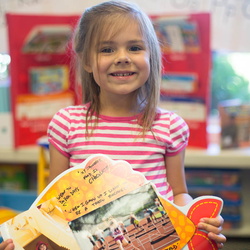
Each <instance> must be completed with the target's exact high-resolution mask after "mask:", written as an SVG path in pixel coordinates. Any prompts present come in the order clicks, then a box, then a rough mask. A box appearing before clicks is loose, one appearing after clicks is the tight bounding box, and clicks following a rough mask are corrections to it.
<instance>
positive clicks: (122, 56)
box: [115, 51, 131, 64]
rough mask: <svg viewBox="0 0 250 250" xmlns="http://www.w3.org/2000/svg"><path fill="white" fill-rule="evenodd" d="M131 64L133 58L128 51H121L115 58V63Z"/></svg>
mask: <svg viewBox="0 0 250 250" xmlns="http://www.w3.org/2000/svg"><path fill="white" fill-rule="evenodd" d="M123 63H124V64H129V63H131V59H130V57H129V55H128V54H127V53H126V52H124V51H123V52H119V53H118V54H117V57H116V58H115V64H123Z"/></svg>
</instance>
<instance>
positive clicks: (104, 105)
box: [99, 98, 141, 117]
mask: <svg viewBox="0 0 250 250" xmlns="http://www.w3.org/2000/svg"><path fill="white" fill-rule="evenodd" d="M140 111H141V110H140V108H139V105H138V103H137V102H136V101H131V99H130V100H126V99H125V98H120V99H118V100H116V101H110V100H107V101H106V100H105V101H103V100H101V103H100V111H99V113H100V115H106V116H112V117H130V116H134V115H137V114H138V113H140Z"/></svg>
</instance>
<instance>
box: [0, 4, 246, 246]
mask: <svg viewBox="0 0 250 250" xmlns="http://www.w3.org/2000/svg"><path fill="white" fill-rule="evenodd" d="M100 2H103V1H97V0H95V1H90V0H85V1H83V0H73V1H70V2H69V1H66V0H0V39H1V42H0V209H2V210H0V211H1V216H0V219H1V217H2V221H3V220H4V219H6V218H7V217H11V216H12V215H13V213H15V212H20V211H25V210H27V209H28V208H29V206H30V205H31V204H32V202H33V201H34V200H35V198H36V196H37V194H38V193H40V192H41V190H42V189H43V188H44V187H45V186H46V184H47V180H46V178H47V176H48V152H47V151H48V145H47V141H46V129H47V125H48V122H49V120H50V119H51V117H52V115H53V114H54V113H55V112H56V111H57V110H58V109H60V108H62V107H65V106H68V105H71V104H76V103H79V100H80V98H79V96H78V95H76V94H75V90H76V89H77V92H79V91H80V92H81V91H82V90H81V89H78V88H79V87H77V85H76V84H75V83H76V82H77V78H76V76H75V74H74V72H72V71H71V68H70V63H71V60H72V58H71V56H70V47H69V46H68V42H69V40H70V37H71V34H72V30H73V27H74V25H75V24H76V22H77V19H78V17H79V16H80V14H81V12H82V11H84V9H86V8H87V7H89V6H92V5H94V4H98V3H100ZM131 2H135V3H137V4H138V5H139V6H140V7H141V8H142V9H143V10H144V11H145V12H146V13H147V14H148V15H149V16H150V17H151V18H152V21H153V23H154V25H155V28H156V31H157V34H158V35H159V39H161V41H163V46H162V51H163V59H164V60H163V62H164V63H163V74H162V89H161V102H160V106H161V107H163V108H166V109H170V110H174V111H175V112H176V113H178V114H179V115H181V116H182V117H183V118H184V119H185V120H186V121H187V123H188V124H189V127H190V131H191V138H190V143H189V146H188V148H187V152H186V161H185V166H186V177H187V183H188V187H189V191H190V193H191V195H192V196H193V197H197V196H200V195H204V194H209V195H217V196H219V197H221V198H222V199H223V200H224V208H223V211H222V215H223V218H224V219H225V225H224V234H225V235H226V236H227V237H228V239H229V240H228V242H229V243H227V244H226V246H225V249H233V247H234V248H238V249H249V248H247V247H246V246H245V245H246V244H249V243H250V241H249V239H250V213H249V211H248V207H249V206H250V198H249V194H248V190H250V184H249V181H248V178H249V176H250V83H249V82H250V71H249V69H248V67H249V64H250V33H249V29H250V1H248V0H240V1H234V0H228V1H221V0H154V1H153V0H146V1H145V0H134V1H131ZM78 90H79V91H78ZM5 208H6V210H4V209H5ZM12 212H13V213H12ZM240 244H242V246H241V245H240ZM244 244H245V245H244ZM248 246H249V245H248ZM230 247H231V248H230Z"/></svg>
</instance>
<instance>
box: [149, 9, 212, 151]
mask: <svg viewBox="0 0 250 250" xmlns="http://www.w3.org/2000/svg"><path fill="white" fill-rule="evenodd" d="M151 19H152V21H153V23H154V26H155V30H156V33H157V35H158V38H159V40H160V42H161V45H162V53H163V72H162V85H161V102H160V105H161V107H162V108H165V109H167V110H171V111H174V112H176V113H177V114H179V115H180V116H182V117H183V118H184V119H185V121H186V122H187V123H188V125H189V128H190V133H191V136H190V140H189V146H188V147H193V148H207V146H208V141H207V131H206V128H207V117H208V108H209V101H210V82H209V80H210V79H209V74H210V67H211V65H210V63H211V62H210V60H211V53H210V51H211V49H210V14H208V13H195V14H188V15H172V16H170V15H161V16H152V17H151Z"/></svg>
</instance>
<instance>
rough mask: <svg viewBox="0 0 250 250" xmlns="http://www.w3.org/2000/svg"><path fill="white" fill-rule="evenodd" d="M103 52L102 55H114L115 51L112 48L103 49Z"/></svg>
mask: <svg viewBox="0 0 250 250" xmlns="http://www.w3.org/2000/svg"><path fill="white" fill-rule="evenodd" d="M101 52H102V53H112V52H114V50H113V49H112V48H103V49H101Z"/></svg>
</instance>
